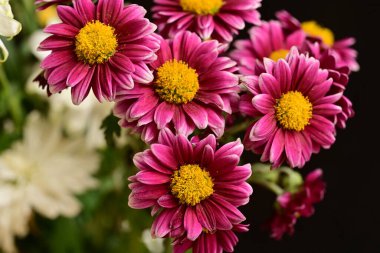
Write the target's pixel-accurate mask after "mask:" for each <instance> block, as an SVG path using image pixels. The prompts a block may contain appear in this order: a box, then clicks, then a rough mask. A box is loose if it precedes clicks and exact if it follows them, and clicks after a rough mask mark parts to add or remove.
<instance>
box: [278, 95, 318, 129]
mask: <svg viewBox="0 0 380 253" xmlns="http://www.w3.org/2000/svg"><path fill="white" fill-rule="evenodd" d="M276 102H277V103H276V105H275V109H276V119H277V122H278V123H279V124H280V125H281V126H282V127H283V128H285V129H287V130H294V131H298V132H299V131H302V130H304V129H305V127H306V126H307V125H309V124H310V119H311V118H312V116H313V105H312V104H311V103H310V101H309V98H308V97H304V96H303V95H302V93H301V92H299V91H289V92H287V93H285V94H283V95H282V96H281V98H280V99H277V100H276Z"/></svg>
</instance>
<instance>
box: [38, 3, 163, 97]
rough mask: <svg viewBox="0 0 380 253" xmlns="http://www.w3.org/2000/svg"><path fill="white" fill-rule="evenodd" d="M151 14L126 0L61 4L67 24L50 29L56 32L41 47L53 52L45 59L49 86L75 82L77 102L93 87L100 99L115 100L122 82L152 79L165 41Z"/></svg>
mask: <svg viewBox="0 0 380 253" xmlns="http://www.w3.org/2000/svg"><path fill="white" fill-rule="evenodd" d="M145 13H146V11H145V10H144V8H142V7H140V6H138V5H129V6H127V7H124V2H123V0H99V2H98V3H97V5H94V4H93V3H92V1H91V0H76V1H74V7H70V6H58V16H59V17H60V19H61V20H62V23H60V24H54V25H50V26H48V27H47V28H46V29H45V32H47V33H51V34H53V35H52V36H50V37H49V38H47V39H46V40H44V41H43V42H42V43H41V45H40V47H39V48H40V49H41V50H46V51H50V50H51V51H52V53H51V54H50V55H49V56H48V57H46V58H45V59H44V60H43V61H42V63H41V67H42V68H43V69H44V70H45V78H46V79H47V82H48V84H49V91H50V92H51V93H57V92H60V91H62V90H63V89H65V88H67V87H71V88H72V89H71V92H72V100H73V103H74V104H80V103H81V102H82V101H83V99H85V98H86V97H87V95H88V93H89V91H90V90H91V89H92V90H93V92H94V94H95V96H96V97H97V98H98V100H99V101H103V100H104V99H106V100H111V101H112V100H114V98H115V94H116V88H117V87H124V88H125V89H130V88H132V87H133V85H134V81H138V82H139V83H149V82H151V81H152V79H153V76H152V74H151V72H150V70H149V69H148V67H147V65H146V64H147V63H149V62H152V61H154V60H156V55H155V51H157V50H158V48H159V40H158V39H157V37H156V36H155V35H154V34H153V32H154V30H155V29H156V26H155V25H154V24H152V23H150V21H149V20H148V19H145V18H144V15H145Z"/></svg>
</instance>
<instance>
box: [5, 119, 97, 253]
mask: <svg viewBox="0 0 380 253" xmlns="http://www.w3.org/2000/svg"><path fill="white" fill-rule="evenodd" d="M82 144H83V140H82V139H81V138H76V139H75V140H74V141H72V140H69V139H66V138H64V137H63V134H62V128H61V126H60V124H56V123H52V122H50V121H46V120H44V119H42V118H41V116H40V115H39V114H35V113H33V114H31V115H30V116H29V118H28V121H27V124H26V127H25V132H24V139H23V140H22V141H20V142H18V143H16V144H14V146H13V147H12V148H11V149H9V150H7V151H5V152H4V153H2V154H1V155H0V246H1V247H2V248H3V249H4V250H5V251H6V252H7V253H8V252H15V245H14V237H15V236H18V237H22V236H25V235H26V234H27V233H28V222H29V219H30V218H31V216H32V213H33V211H36V212H38V213H39V214H41V215H43V216H45V217H47V218H50V219H55V218H57V217H58V216H59V215H63V216H66V217H73V216H75V215H77V214H78V213H79V211H80V209H81V205H80V202H79V201H78V200H77V199H76V197H75V195H77V194H80V193H83V192H84V191H86V190H88V189H90V188H93V187H95V186H96V185H97V181H96V179H95V178H93V177H92V175H93V174H94V173H95V172H96V169H97V164H98V156H97V154H96V152H94V151H89V150H88V149H86V148H84V147H83V145H82Z"/></svg>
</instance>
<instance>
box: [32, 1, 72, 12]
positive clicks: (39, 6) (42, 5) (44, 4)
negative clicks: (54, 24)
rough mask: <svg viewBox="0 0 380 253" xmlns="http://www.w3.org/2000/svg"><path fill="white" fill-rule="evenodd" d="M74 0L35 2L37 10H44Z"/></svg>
mask: <svg viewBox="0 0 380 253" xmlns="http://www.w3.org/2000/svg"><path fill="white" fill-rule="evenodd" d="M71 2H72V0H35V1H34V4H35V5H36V6H37V10H39V11H42V10H44V9H46V8H48V7H50V6H52V5H56V4H67V3H71Z"/></svg>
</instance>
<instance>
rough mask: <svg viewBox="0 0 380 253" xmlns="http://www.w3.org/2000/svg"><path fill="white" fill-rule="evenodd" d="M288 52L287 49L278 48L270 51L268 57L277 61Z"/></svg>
mask: <svg viewBox="0 0 380 253" xmlns="http://www.w3.org/2000/svg"><path fill="white" fill-rule="evenodd" d="M288 53H289V50H286V49H279V50H277V51H274V52H272V53H271V54H270V56H269V58H271V59H272V60H274V61H278V60H280V59H285V58H286V56H287V55H288Z"/></svg>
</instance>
